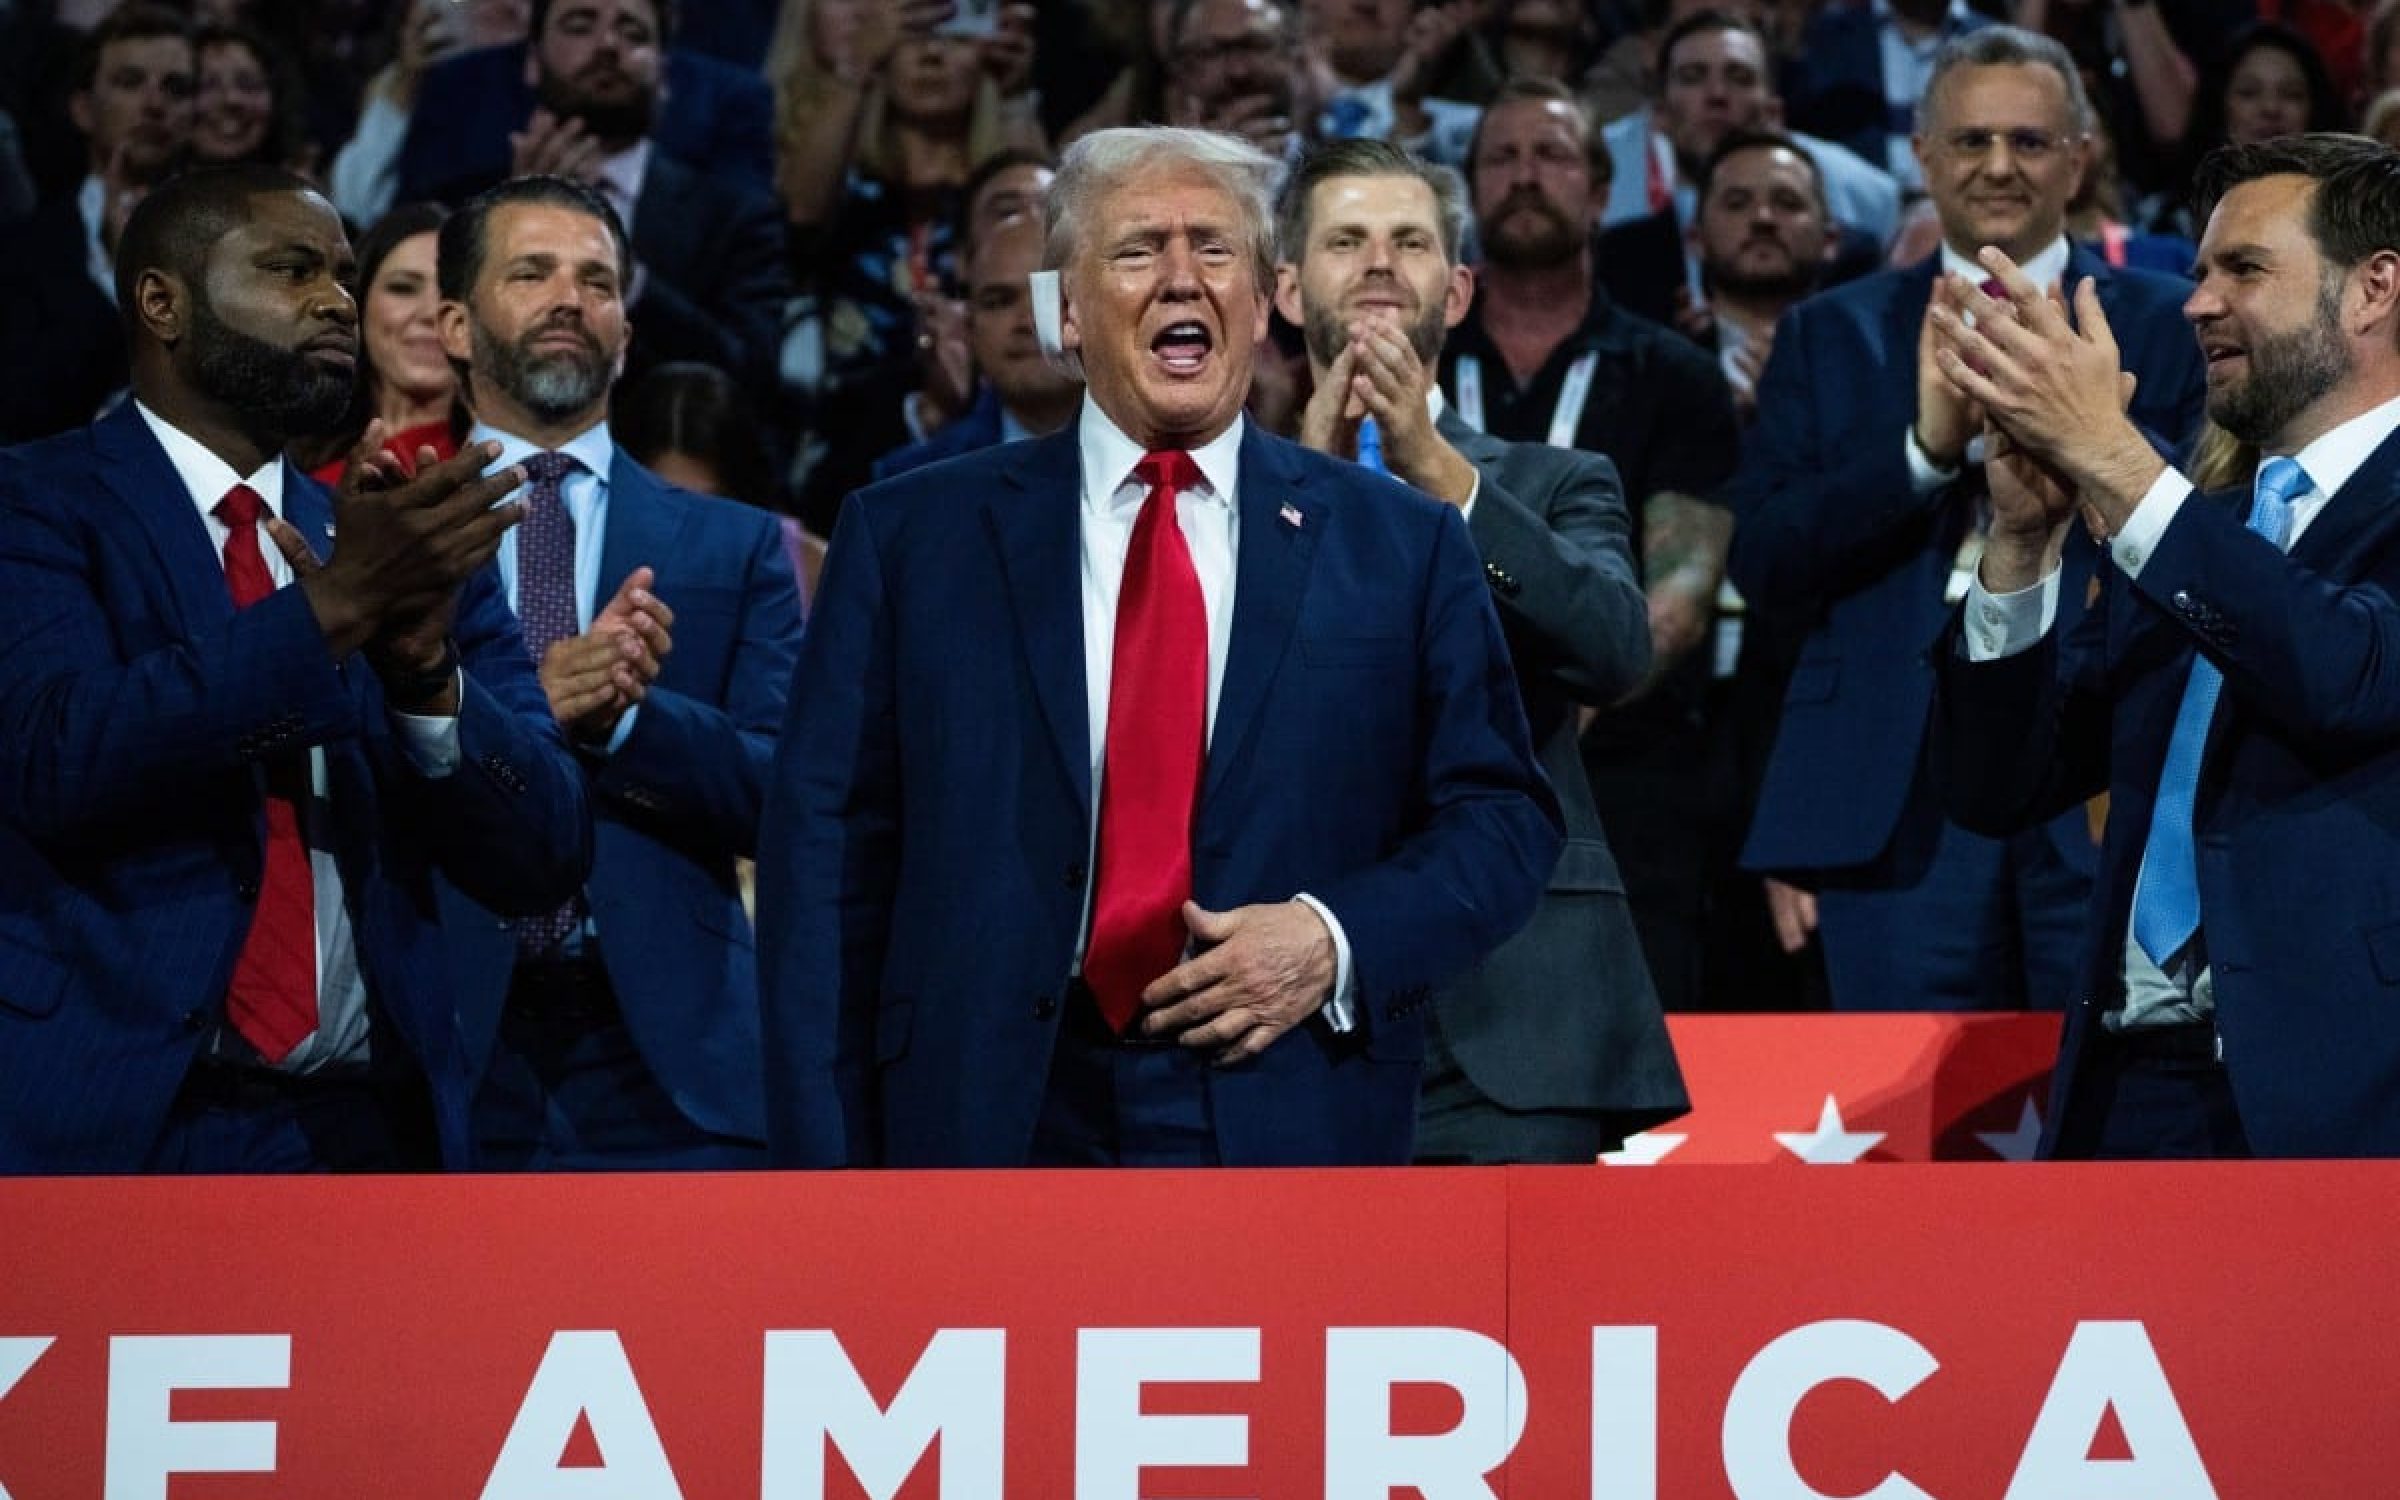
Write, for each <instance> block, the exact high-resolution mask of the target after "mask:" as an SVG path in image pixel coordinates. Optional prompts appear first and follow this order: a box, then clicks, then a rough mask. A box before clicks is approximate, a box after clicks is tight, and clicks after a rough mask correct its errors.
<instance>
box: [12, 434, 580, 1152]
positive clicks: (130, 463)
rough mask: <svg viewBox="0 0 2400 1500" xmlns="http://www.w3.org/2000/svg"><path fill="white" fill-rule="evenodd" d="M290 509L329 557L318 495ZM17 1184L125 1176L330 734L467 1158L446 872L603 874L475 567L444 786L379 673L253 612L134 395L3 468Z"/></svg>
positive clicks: (521, 658)
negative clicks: (288, 801)
mask: <svg viewBox="0 0 2400 1500" xmlns="http://www.w3.org/2000/svg"><path fill="white" fill-rule="evenodd" d="M284 496H285V506H284V509H285V513H286V516H287V518H288V519H289V520H290V521H291V522H292V524H293V525H294V526H296V527H298V528H299V529H300V531H301V533H302V534H303V535H304V536H306V537H307V538H308V539H309V541H310V543H311V544H312V545H313V546H315V547H316V548H317V549H318V550H319V552H320V553H323V552H324V551H325V550H326V548H327V546H328V540H327V538H328V536H329V534H330V527H329V525H328V522H329V520H330V518H331V513H330V508H329V506H328V504H327V500H326V495H325V491H324V490H323V489H322V488H321V487H320V486H318V485H317V484H316V483H314V482H313V481H311V480H310V479H308V478H307V477H306V476H305V475H303V474H301V473H299V472H298V471H297V470H292V469H288V468H287V471H286V474H285V479H284ZM0 597H5V598H7V599H8V600H10V601H11V608H10V609H9V610H8V611H7V612H6V614H5V615H0V1171H20V1172H22V1171H103V1172H106V1171H130V1170H133V1169H135V1168H138V1167H139V1166H140V1165H141V1164H142V1162H143V1159H144V1157H145V1155H146V1153H147V1151H148V1149H149V1147H150V1145H151V1143H152V1142H153V1141H154V1140H156V1138H157V1136H158V1133H159V1131H160V1128H161V1126H162V1124H163V1122H164V1120H165V1118H166V1113H167V1108H168V1105H169V1103H170V1101H171V1100H172V1099H173V1098H174V1095H175V1092H176V1089H177V1088H178V1086H179V1085H180V1084H181V1083H182V1081H183V1076H184V1074H185V1072H186V1071H187V1070H188V1069H189V1068H190V1066H191V1063H192V1060H193V1057H194V1055H195V1054H196V1053H197V1051H198V1049H199V1047H200V1045H201V1043H202V1041H203V1039H204V1038H205V1036H206V1035H207V1033H208V1032H209V1031H210V1030H211V1029H212V1028H213V1027H214V1026H215V1025H217V1024H218V1023H219V1022H221V1021H222V1019H223V1016H224V1001H225V988H226V985H227V983H228V981H229V980H230V978H231V976H232V973H233V965H234V960H235V958H236V957H237V956H238V955H239V953H240V951H241V947H242V942H243V939H244V937H245V935H246V934H247V932H248V930H249V922H250V913H251V898H252V897H254V896H255V894H256V890H257V881H258V878H259V873H260V870H261V868H262V865H263V863H264V859H265V853H264V850H265V838H266V834H265V828H266V823H265V813H264V810H263V800H262V797H261V795H260V791H259V787H258V781H257V766H258V763H259V762H260V761H261V760H262V759H264V758H266V757H269V756H274V755H282V754H289V753H292V752H295V751H298V750H301V749H304V748H306V747H308V746H311V745H317V746H322V747H323V749H324V752H325V758H326V768H327V772H328V775H329V778H330V785H331V806H332V810H333V816H334V819H335V822H336V830H335V831H336V842H335V850H334V852H335V854H336V856H337V857H338V858H339V860H340V862H341V870H342V878H343V887H344V893H345V896H346V898H347V901H348V904H349V907H350V917H351V922H352V931H353V934H354V936H355V938H356V941H357V946H358V958H359V965H360V970H361V972H362V974H363V975H364V977H365V979H366V984H367V992H368V996H369V998H370V1001H371V1003H372V1005H373V1007H374V1010H375V1015H376V1018H377V1021H378V1023H379V1024H378V1025H377V1027H376V1030H375V1033H374V1037H375V1043H376V1045H377V1047H378V1049H379V1051H378V1059H379V1061H381V1062H383V1063H385V1064H390V1063H393V1062H394V1061H396V1060H397V1059H395V1057H394V1056H393V1055H392V1052H391V1050H390V1049H391V1048H392V1047H393V1045H394V1044H395V1043H397V1044H398V1046H399V1048H400V1049H401V1050H402V1051H404V1052H405V1054H406V1057H407V1059H408V1060H409V1061H410V1062H411V1063H412V1064H413V1066H414V1067H415V1068H416V1069H417V1070H419V1071H421V1072H422V1073H423V1074H424V1075H425V1077H426V1079H427V1081H428V1083H429V1085H430V1088H431V1091H432V1096H433V1102H434V1110H435V1119H436V1123H437V1125H438V1127H439V1129H440V1133H441V1140H442V1145H443V1150H444V1153H445V1156H446V1158H447V1159H449V1160H450V1161H452V1162H453V1163H454V1164H457V1163H463V1162H465V1161H466V1159H467V1157H468V1151H469V1137H468V1134H467V1123H466V1121H467V1114H466V1109H467V1069H466V1066H465V1057H464V1053H463V1052H462V1050H461V1048H460V1046H459V1038H458V1034H457V1030H456V1026H455V1023H454V1021H453V1017H452V1011H451V987H450V980H449V975H448V973H447V972H446V970H445V969H444V967H443V961H442V949H441V942H440V933H439V932H438V931H437V929H436V925H435V923H436V918H435V896H434V890H433V885H434V881H433V876H434V872H435V870H436V869H439V870H440V871H442V872H443V873H445V874H447V875H448V876H449V877H450V878H451V879H453V880H456V881H457V882H458V883H459V884H460V885H461V886H462V887H464V888H465V889H467V890H470V891H472V892H474V893H475V895H476V897H477V899H479V900H481V901H483V902H485V903H487V904H489V905H490V906H492V907H494V908H496V909H498V910H503V911H512V912H532V911H539V910H542V909H544V908H546V907H552V906H555V905H556V904H557V903H558V902H559V901H560V900H562V899H564V897H565V896H566V895H567V894H568V893H570V892H572V891H573V890H574V889H575V886H576V884H577V882H578V881H580V880H581V879H582V878H583V872H584V869H585V867H586V865H587V864H588V862H589V860H590V858H591V825H590V815H589V810H588V807H587V804H586V801H585V796H584V790H583V782H582V778H581V777H580V776H578V775H577V773H576V770H575V766H574V763H573V761H572V759H571V758H570V756H569V754H568V751H567V749H566V746H565V744H564V743H563V742H562V740H561V739H560V737H559V734H558V731H557V728H556V726H555V725H554V724H552V722H551V719H550V715H549V712H548V708H547V705H546V704H545V702H544V700H543V697H542V691H541V687H540V684H539V683H538V682H536V681H535V678H534V673H533V669H532V666H531V664H530V662H529V661H528V660H527V658H526V654H525V644H524V641H523V638H522V637H520V636H519V635H518V633H517V623H516V617H515V616H514V615H512V614H510V613H509V610H508V606H507V604H506V603H505V602H504V600H503V599H502V597H501V592H500V581H499V576H498V575H497V574H496V573H494V572H492V571H491V570H490V569H486V570H485V571H484V572H483V573H481V574H479V575H477V576H476V577H475V578H474V579H473V580H472V581H471V582H470V583H469V584H468V586H467V589H466V592H465V595H464V598H463V600H462V602H461V604H460V606H459V611H458V620H457V625H456V636H457V640H458V646H459V651H460V655H461V658H462V660H463V662H464V665H465V679H466V687H465V695H464V702H463V704H462V706H461V709H460V712H459V745H460V751H461V763H460V765H459V766H458V768H457V770H456V771H455V772H453V773H452V774H451V775H449V776H447V777H443V778H440V779H435V780H428V779H426V778H424V777H423V776H421V775H419V774H418V773H417V772H416V770H415V769H414V768H413V767H412V766H411V765H409V764H408V762H407V761H406V758H405V757H404V756H403V755H402V753H401V751H400V749H399V748H398V746H397V744H396V742H395V740H394V737H393V734H392V730H391V726H390V723H389V716H388V713H387V711H386V709H385V707H384V704H383V698H382V693H381V690H380V688H379V687H378V685H377V682H376V679H375V675H374V673H372V672H371V671H369V670H367V669H366V667H365V666H364V665H363V664H362V663H361V662H359V661H357V660H355V659H353V660H351V661H347V662H342V663H336V662H335V661H334V660H333V658H332V657H331V655H330V654H329V653H328V652H327V651H326V649H325V639H324V636H323V634H322V633H321V632H320V631H319V630H318V628H317V623H316V618H315V616H314V615H313V614H312V613H311V612H310V610H309V607H308V602H307V600H306V599H305V598H304V597H303V595H302V594H301V591H300V590H299V589H297V588H285V589H281V590H279V591H277V592H276V593H275V594H273V595H272V596H270V597H269V598H268V599H266V600H264V601H262V602H261V603H259V604H256V605H254V606H252V607H251V608H248V609H245V610H241V611H239V612H236V611H235V610H234V608H233V605H232V602H231V597H230V596H229V594H228V593H227V591H226V587H225V573H224V568H223V565H222V563H221V562H220V561H219V559H218V557H217V555H216V552H215V549H214V548H213V547H211V546H210V544H209V538H208V533H207V529H206V528H205V527H204V526H203V525H202V524H201V522H200V518H199V516H198V515H197V513H196V512H195V511H194V509H193V506H192V503H191V501H190V499H189V498H188V496H187V493H186V491H185V489H184V486H183V483H182V481H181V480H180V479H179V478H178V477H177V475H176V473H175V470H174V467H173V466H172V465H171V464H170V463H169V462H168V461H167V456H166V453H165V452H164V451H163V450H162V449H161V448H160V447H159V445H158V441H157V439H156V438H154V437H153V436H152V435H151V433H150V430H149V427H148V426H147V425H146V424H145V423H144V422H143V421H142V419H141V417H140V415H139V413H137V412H136V411H135V410H134V409H133V408H132V406H131V405H130V404H129V405H127V406H126V407H125V408H124V409H123V410H121V411H119V412H117V413H115V414H114V415H111V416H109V417H107V418H105V419H103V420H102V421H100V422H98V423H96V424H94V425H93V426H91V427H89V428H87V429H84V430H82V431H78V432H73V433H68V434H65V435H63V436H61V437H57V438H54V439H51V440H50V441H48V442H44V443H40V444H37V445H34V446H31V447H27V448H20V449H17V450H15V451H13V452H10V453H8V454H7V455H5V456H4V457H0Z"/></svg>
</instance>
